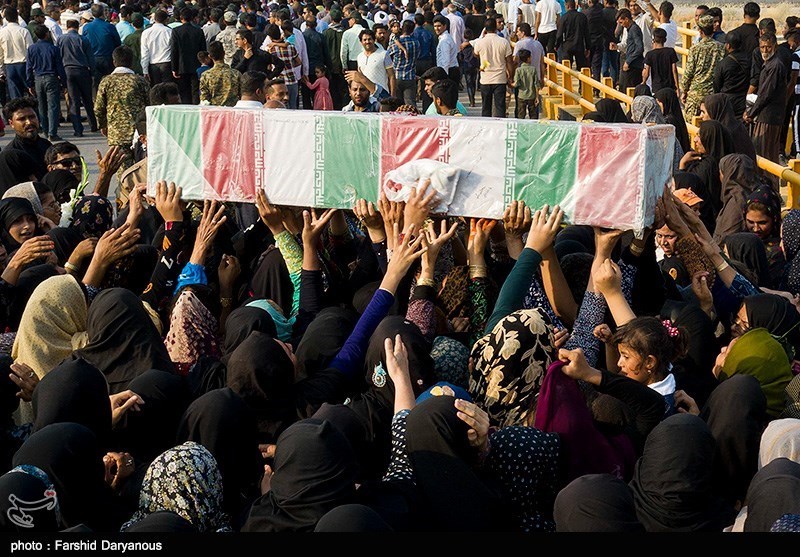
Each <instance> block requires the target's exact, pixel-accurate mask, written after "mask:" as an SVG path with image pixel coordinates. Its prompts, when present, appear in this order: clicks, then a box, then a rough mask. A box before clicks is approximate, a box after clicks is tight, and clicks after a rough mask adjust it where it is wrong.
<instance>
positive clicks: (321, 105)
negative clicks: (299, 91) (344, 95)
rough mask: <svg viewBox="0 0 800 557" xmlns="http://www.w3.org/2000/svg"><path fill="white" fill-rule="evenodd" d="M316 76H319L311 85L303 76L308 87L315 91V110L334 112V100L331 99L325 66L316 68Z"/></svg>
mask: <svg viewBox="0 0 800 557" xmlns="http://www.w3.org/2000/svg"><path fill="white" fill-rule="evenodd" d="M314 75H315V76H317V79H316V81H314V83H311V82H310V81H309V80H308V78H307V77H306V76H303V82H304V83H305V84H306V87H308V88H309V89H311V90H312V91H314V106H313V108H314V110H333V99H332V98H331V91H330V83H329V82H328V78H327V77H326V71H325V66H317V67H316V68H314Z"/></svg>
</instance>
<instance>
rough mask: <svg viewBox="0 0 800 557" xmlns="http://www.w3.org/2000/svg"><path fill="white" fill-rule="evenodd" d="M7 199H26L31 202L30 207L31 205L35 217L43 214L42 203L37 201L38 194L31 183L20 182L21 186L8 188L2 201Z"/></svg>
mask: <svg viewBox="0 0 800 557" xmlns="http://www.w3.org/2000/svg"><path fill="white" fill-rule="evenodd" d="M9 197H21V198H22V199H27V200H28V201H30V202H31V205H33V210H34V211H35V212H36V214H37V215H41V214H44V208H43V207H42V202H41V201H40V200H39V194H38V193H36V186H34V185H33V182H22V183H21V184H17V185H16V186H13V187H10V188H8V189H7V190H6V192H5V193H4V194H3V199H8V198H9Z"/></svg>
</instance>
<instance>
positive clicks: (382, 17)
mask: <svg viewBox="0 0 800 557" xmlns="http://www.w3.org/2000/svg"><path fill="white" fill-rule="evenodd" d="M388 20H389V14H387V13H386V12H384V11H383V10H378V11H377V12H375V15H374V16H372V21H374V22H375V23H386V22H387V21H388Z"/></svg>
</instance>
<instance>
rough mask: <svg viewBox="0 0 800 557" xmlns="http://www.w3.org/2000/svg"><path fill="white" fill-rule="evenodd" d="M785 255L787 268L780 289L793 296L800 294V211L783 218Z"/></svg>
mask: <svg viewBox="0 0 800 557" xmlns="http://www.w3.org/2000/svg"><path fill="white" fill-rule="evenodd" d="M781 240H782V241H783V253H784V255H785V256H786V268H785V269H784V271H783V279H782V280H781V284H780V289H781V290H787V291H789V292H791V293H792V294H800V257H798V254H800V211H799V210H797V209H793V210H791V211H789V212H788V213H787V214H786V216H785V217H784V218H783V224H782V225H781Z"/></svg>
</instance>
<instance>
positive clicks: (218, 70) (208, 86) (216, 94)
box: [200, 62, 242, 106]
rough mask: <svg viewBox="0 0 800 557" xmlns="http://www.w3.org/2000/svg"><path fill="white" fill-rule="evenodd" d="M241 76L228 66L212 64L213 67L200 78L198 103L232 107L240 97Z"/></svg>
mask: <svg viewBox="0 0 800 557" xmlns="http://www.w3.org/2000/svg"><path fill="white" fill-rule="evenodd" d="M241 75H242V74H240V73H239V72H238V71H236V70H234V69H233V68H231V67H230V66H229V65H228V64H223V63H221V62H214V67H213V68H211V69H210V70H207V71H205V72H203V75H201V76H200V102H201V103H202V102H208V103H209V104H212V105H214V106H234V105H235V104H236V103H237V101H238V100H239V97H240V96H241V84H240V81H239V79H240V77H241Z"/></svg>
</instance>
